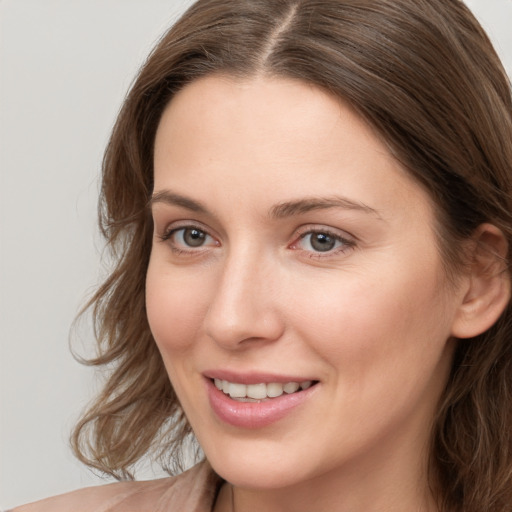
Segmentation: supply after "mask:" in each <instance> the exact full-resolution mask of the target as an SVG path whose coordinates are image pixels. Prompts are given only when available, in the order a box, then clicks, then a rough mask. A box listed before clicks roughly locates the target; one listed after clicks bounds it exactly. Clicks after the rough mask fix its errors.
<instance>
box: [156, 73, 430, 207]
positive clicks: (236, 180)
mask: <svg viewBox="0 0 512 512" xmlns="http://www.w3.org/2000/svg"><path fill="white" fill-rule="evenodd" d="M154 163H155V190H156V191H158V189H160V188H173V189H176V188H177V189H184V190H177V191H178V192H185V191H186V192H188V191H189V190H194V193H195V194H198V195H203V196H205V194H206V195H208V197H209V199H210V200H211V199H212V198H214V197H218V198H219V200H223V196H224V195H225V193H226V192H232V193H234V194H238V195H242V196H243V197H244V204H245V203H247V201H249V200H250V199H251V198H253V197H257V199H258V200H260V199H261V193H264V195H265V198H266V199H268V201H269V202H271V201H274V202H279V201H283V200H288V199H289V198H293V197H295V196H300V195H302V196H304V195H308V196H318V195H322V196H325V195H326V193H327V192H329V193H331V194H333V193H335V194H343V195H345V196H350V197H352V198H353V199H355V200H357V201H360V202H363V203H365V204H369V205H372V207H374V208H375V209H380V208H382V207H385V206H386V205H388V204H389V203H395V202H396V201H397V199H398V197H400V198H401V199H407V198H408V197H410V196H411V190H412V191H413V192H414V194H417V195H419V196H422V200H425V201H428V198H427V197H426V194H425V193H424V192H423V191H422V190H421V189H420V187H419V186H417V185H416V183H415V182H413V180H412V178H411V177H410V176H409V174H408V173H407V172H405V171H404V170H403V168H402V167H401V166H400V165H399V163H398V162H397V161H396V160H395V159H394V158H393V156H392V155H391V154H390V152H389V151H388V149H387V148H386V146H385V144H384V143H383V142H382V141H381V140H380V138H379V137H378V136H377V135H376V134H375V132H374V130H373V129H372V128H371V127H370V126H368V124H367V123H366V122H365V121H364V120H363V119H362V118H361V117H360V116H359V115H357V114H356V113H355V112H354V110H353V109H352V108H350V107H349V106H348V105H347V104H345V103H344V102H342V101H341V100H340V99H339V98H337V97H334V96H333V95H330V94H328V93H326V92H324V91H323V90H321V89H320V88H317V87H315V86H313V85H311V84H308V83H304V82H301V81H297V80H291V79H283V78H269V77H258V78H253V79H248V80H243V81H241V80H235V79H232V78H230V77H226V76H218V75H213V76H208V77H205V78H202V79H200V80H197V81H196V82H193V83H191V84H190V85H188V86H186V87H185V88H184V89H182V90H181V91H180V92H179V93H178V94H177V95H176V96H175V97H174V99H173V100H172V101H171V102H170V104H169V105H168V106H167V108H166V109H165V111H164V113H163V116H162V119H161V122H160V125H159V127H158V130H157V135H156V141H155V162H154ZM223 187H224V188H223ZM258 192H260V195H259V196H258ZM288 196H289V197H288ZM204 198H206V197H204ZM231 200H232V201H235V202H236V200H235V199H233V198H232V199H231ZM241 206H242V205H241Z"/></svg>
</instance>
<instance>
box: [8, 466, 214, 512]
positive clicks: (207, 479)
mask: <svg viewBox="0 0 512 512" xmlns="http://www.w3.org/2000/svg"><path fill="white" fill-rule="evenodd" d="M219 482H220V479H219V477H217V476H216V475H215V474H214V473H213V471H212V470H211V467H210V466H209V465H208V464H207V463H205V462H203V463H201V464H198V465H197V466H194V467H193V468H192V469H190V470H188V471H186V472H184V473H182V474H181V475H178V476H176V477H169V478H162V479H159V480H150V481H143V482H119V483H114V484H108V485H100V486H97V487H88V488H86V489H80V490H78V491H74V492H70V493H67V494H62V495H60V496H55V497H53V498H47V499H45V500H41V501H37V502H35V503H30V504H28V505H23V506H21V507H18V508H15V509H13V510H11V511H10V512H69V511H70V510H72V511H73V512H139V511H140V510H153V509H154V510H157V509H160V508H161V507H162V505H164V504H168V505H172V508H171V509H169V510H183V509H182V508H181V507H187V508H186V509H190V508H188V507H190V506H191V505H193V506H194V507H195V508H197V510H201V509H202V508H203V507H202V506H201V505H202V504H204V510H208V507H209V506H210V505H211V504H212V503H213V500H214V496H215V493H216V490H217V488H218V485H219ZM192 501H193V503H192ZM178 507H179V508H178ZM166 509H167V507H166ZM186 509H185V510H186Z"/></svg>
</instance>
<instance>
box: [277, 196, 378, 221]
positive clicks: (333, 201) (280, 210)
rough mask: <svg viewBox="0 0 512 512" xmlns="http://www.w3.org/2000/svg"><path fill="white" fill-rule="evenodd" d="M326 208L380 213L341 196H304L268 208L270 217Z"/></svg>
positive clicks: (278, 217)
mask: <svg viewBox="0 0 512 512" xmlns="http://www.w3.org/2000/svg"><path fill="white" fill-rule="evenodd" d="M328 208H342V209H344V210H356V211H360V212H363V213H370V214H373V215H375V216H377V217H378V218H381V217H380V213H379V212H378V211H377V210H375V209H374V208H371V207H370V206H368V205H366V204H364V203H361V202H359V201H352V200H351V199H348V198H346V197H343V196H329V197H306V198H303V199H299V200H297V201H287V202H285V203H279V204H277V205H275V206H273V207H272V208H271V210H270V217H272V218H275V219H282V218H284V217H291V216H293V215H300V214H302V213H307V212H310V211H312V210H327V209H328Z"/></svg>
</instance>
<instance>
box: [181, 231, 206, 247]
mask: <svg viewBox="0 0 512 512" xmlns="http://www.w3.org/2000/svg"><path fill="white" fill-rule="evenodd" d="M183 238H184V240H185V243H186V244H187V245H189V246H190V247H199V246H201V245H203V243H204V239H205V233H204V232H203V231H199V230H198V229H186V230H185V233H184V234H183Z"/></svg>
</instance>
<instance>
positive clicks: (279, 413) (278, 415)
mask: <svg viewBox="0 0 512 512" xmlns="http://www.w3.org/2000/svg"><path fill="white" fill-rule="evenodd" d="M206 385H207V389H208V399H209V400H210V406H211V408H212V409H213V411H214V413H215V414H216V415H217V417H218V418H220V419H221V420H222V421H224V422H225V423H228V424H229V425H233V426H234V427H241V428H248V429H255V428H262V427H266V426H267V425H271V424H272V423H275V422H277V421H279V420H281V419H282V418H284V417H285V416H287V415H288V414H289V413H291V412H292V410H293V409H295V408H296V407H298V406H299V405H302V404H303V403H304V402H305V401H306V400H308V398H309V397H310V396H311V395H312V394H313V393H314V392H315V391H316V388H317V385H314V386H311V387H310V388H308V389H305V390H302V391H299V392H296V393H291V394H289V395H288V394H283V395H281V396H279V397H277V398H269V399H267V400H263V401H261V402H238V401H236V400H233V399H232V398H230V397H229V396H228V395H226V394H225V393H223V392H222V391H220V390H219V389H217V387H216V386H215V384H214V383H213V382H212V381H211V380H210V379H206Z"/></svg>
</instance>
